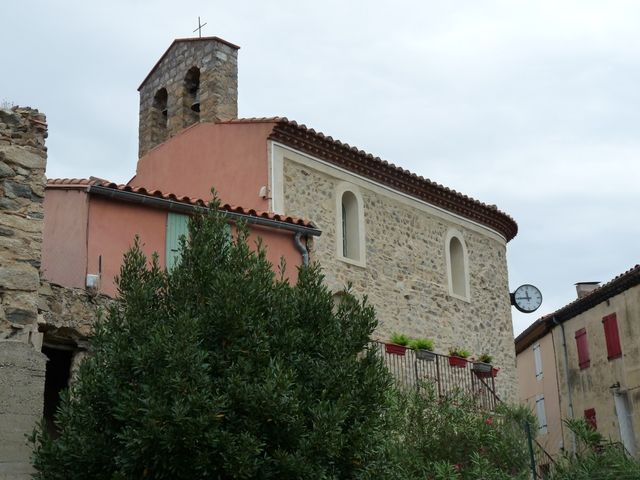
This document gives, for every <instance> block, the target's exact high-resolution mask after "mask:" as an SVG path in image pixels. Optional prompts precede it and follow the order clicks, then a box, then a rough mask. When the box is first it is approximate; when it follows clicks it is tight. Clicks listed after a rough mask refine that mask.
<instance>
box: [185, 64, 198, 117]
mask: <svg viewBox="0 0 640 480" xmlns="http://www.w3.org/2000/svg"><path fill="white" fill-rule="evenodd" d="M183 111H184V120H185V127H186V126H188V125H191V124H192V123H196V122H199V121H200V69H199V68H198V67H191V68H190V69H189V71H188V72H187V74H186V75H185V77H184V95H183Z"/></svg>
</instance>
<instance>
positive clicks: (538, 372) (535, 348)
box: [533, 343, 542, 380]
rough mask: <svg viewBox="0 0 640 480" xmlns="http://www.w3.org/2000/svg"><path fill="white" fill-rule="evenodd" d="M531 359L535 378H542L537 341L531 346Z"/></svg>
mask: <svg viewBox="0 0 640 480" xmlns="http://www.w3.org/2000/svg"><path fill="white" fill-rule="evenodd" d="M533 361H534V364H535V367H536V380H542V354H541V353H540V344H539V343H536V344H535V345H534V346H533Z"/></svg>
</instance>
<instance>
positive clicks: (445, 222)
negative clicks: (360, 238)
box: [283, 153, 517, 401]
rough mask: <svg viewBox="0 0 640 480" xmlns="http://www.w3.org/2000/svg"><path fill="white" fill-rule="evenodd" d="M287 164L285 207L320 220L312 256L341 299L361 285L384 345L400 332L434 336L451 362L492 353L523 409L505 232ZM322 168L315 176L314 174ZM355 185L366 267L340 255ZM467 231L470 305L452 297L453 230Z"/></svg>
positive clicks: (342, 176) (503, 388)
mask: <svg viewBox="0 0 640 480" xmlns="http://www.w3.org/2000/svg"><path fill="white" fill-rule="evenodd" d="M287 155H288V157H289V158H285V159H284V165H283V187H284V188H283V192H284V207H285V211H286V213H287V214H288V215H295V216H299V217H302V218H311V219H313V221H314V223H316V225H317V226H318V228H319V229H320V230H322V236H321V237H319V238H318V239H314V244H313V249H312V258H313V259H314V260H317V261H319V262H320V264H321V265H322V266H323V272H324V274H325V276H326V281H327V284H328V285H329V287H330V288H331V289H332V290H333V291H336V292H337V291H339V290H341V289H342V288H344V286H345V285H346V284H347V283H349V282H350V283H352V285H353V291H354V292H355V293H357V294H360V295H367V297H368V300H369V302H370V304H372V305H373V306H374V307H375V309H376V313H377V318H378V323H379V326H378V331H377V332H376V335H377V337H378V338H379V339H380V340H382V341H385V340H388V339H389V338H390V336H391V335H392V334H393V333H396V332H397V333H403V334H406V335H409V336H411V337H427V338H431V339H433V340H434V341H435V350H436V352H438V353H442V354H445V355H446V354H447V353H448V350H449V348H450V347H454V346H459V347H461V348H464V349H467V350H469V351H470V352H471V353H472V355H473V356H475V357H478V356H479V355H480V354H482V353H488V354H490V355H492V356H493V357H494V364H495V365H496V366H497V367H499V368H500V372H499V374H498V376H497V378H496V388H497V390H498V394H499V395H500V397H501V398H502V399H504V400H508V401H515V400H516V398H517V382H516V371H515V351H514V346H513V331H512V323H511V307H510V299H509V285H508V278H507V262H506V242H505V241H504V239H502V238H500V236H499V235H498V234H495V233H491V232H490V231H488V230H487V229H485V228H484V227H480V226H477V225H473V224H471V223H470V222H467V221H465V220H463V219H460V218H457V217H455V216H453V215H448V214H446V213H438V212H435V211H433V209H432V211H431V212H430V211H429V209H428V208H422V207H421V206H420V205H418V204H417V202H415V201H412V200H409V199H406V198H403V197H401V196H400V195H394V194H393V193H392V192H387V191H384V190H382V189H376V188H375V187H374V186H372V185H371V184H369V183H368V182H366V181H364V180H362V179H358V178H356V177H355V176H352V175H349V174H347V173H345V172H340V171H339V170H338V169H335V168H331V167H328V166H324V167H322V166H320V165H319V164H318V163H317V162H315V163H314V162H313V161H312V160H305V159H304V158H303V157H302V156H300V155H296V154H293V153H290V154H287ZM314 166H315V168H313V167H314ZM349 182H351V183H352V184H353V186H354V189H356V190H357V191H359V192H360V194H361V196H362V201H363V204H364V205H363V214H364V222H363V226H364V230H365V241H364V245H365V257H366V258H365V261H364V265H356V264H353V263H349V262H346V261H344V260H342V259H341V258H339V257H338V255H337V250H338V248H337V242H338V241H339V240H338V239H337V235H338V232H337V230H338V225H337V220H336V219H337V218H338V217H337V212H336V208H337V201H336V196H337V195H339V193H340V188H341V186H344V185H345V183H349ZM452 230H455V231H457V232H460V233H461V235H462V238H463V240H464V242H465V244H466V249H467V253H468V278H469V289H470V296H469V298H468V300H464V299H460V298H456V297H455V296H453V295H451V294H450V293H449V287H448V273H447V271H448V269H447V262H446V247H445V245H446V238H447V234H448V232H450V231H452Z"/></svg>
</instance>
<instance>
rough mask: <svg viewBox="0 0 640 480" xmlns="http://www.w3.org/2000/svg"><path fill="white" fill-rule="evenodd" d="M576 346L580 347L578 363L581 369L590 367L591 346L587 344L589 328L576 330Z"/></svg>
mask: <svg viewBox="0 0 640 480" xmlns="http://www.w3.org/2000/svg"><path fill="white" fill-rule="evenodd" d="M576 346H577V347H578V365H580V369H581V370H582V369H585V368H589V365H590V364H591V362H590V361H589V346H588V345H587V330H586V329H585V328H581V329H580V330H578V331H577V332H576Z"/></svg>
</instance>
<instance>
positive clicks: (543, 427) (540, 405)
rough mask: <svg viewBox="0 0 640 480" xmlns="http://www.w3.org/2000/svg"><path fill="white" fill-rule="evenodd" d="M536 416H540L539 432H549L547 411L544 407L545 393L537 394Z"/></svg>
mask: <svg viewBox="0 0 640 480" xmlns="http://www.w3.org/2000/svg"><path fill="white" fill-rule="evenodd" d="M536 416H537V417H538V432H539V433H547V413H546V411H545V408H544V395H536Z"/></svg>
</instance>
